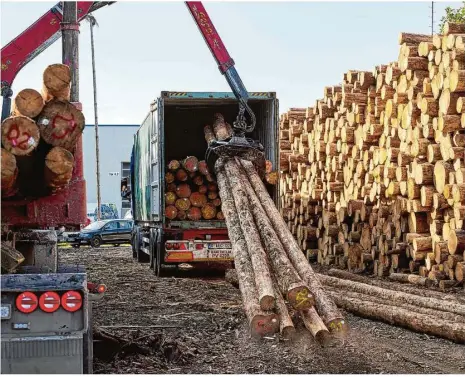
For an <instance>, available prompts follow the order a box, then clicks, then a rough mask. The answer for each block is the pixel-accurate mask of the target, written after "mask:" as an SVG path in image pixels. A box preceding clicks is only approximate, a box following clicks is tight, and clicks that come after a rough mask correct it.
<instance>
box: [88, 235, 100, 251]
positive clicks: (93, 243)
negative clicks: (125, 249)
mask: <svg viewBox="0 0 465 377" xmlns="http://www.w3.org/2000/svg"><path fill="white" fill-rule="evenodd" d="M101 244H102V240H101V239H100V237H93V238H92V239H91V240H90V246H92V247H93V248H95V249H97V248H99V247H100V245H101Z"/></svg>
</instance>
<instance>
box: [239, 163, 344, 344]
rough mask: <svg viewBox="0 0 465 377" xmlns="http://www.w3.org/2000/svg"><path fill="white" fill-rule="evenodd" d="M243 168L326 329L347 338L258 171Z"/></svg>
mask: <svg viewBox="0 0 465 377" xmlns="http://www.w3.org/2000/svg"><path fill="white" fill-rule="evenodd" d="M241 164H242V166H243V167H244V169H245V171H246V173H247V176H248V178H249V181H250V183H251V185H252V187H253V189H254V191H255V193H256V194H257V196H258V198H259V200H260V203H261V205H262V206H263V209H264V210H265V212H266V214H267V215H268V218H269V219H270V221H271V223H272V224H273V227H274V230H275V231H276V234H277V235H278V237H279V239H280V241H281V243H282V245H283V247H284V249H285V250H286V252H287V255H288V257H289V259H290V261H291V262H292V264H293V265H294V267H295V269H296V270H297V272H298V273H299V275H300V277H301V278H302V279H303V280H304V281H305V282H306V283H307V284H308V287H309V288H310V292H311V293H312V294H313V296H314V297H315V306H316V309H317V312H318V314H319V315H320V316H321V317H322V320H323V322H324V323H325V325H326V327H327V328H328V329H329V331H330V332H331V333H333V334H340V335H344V334H346V333H347V331H348V325H347V323H346V321H345V320H344V317H343V316H342V314H341V313H340V311H339V310H338V309H337V307H336V305H335V304H334V302H333V301H332V300H331V299H330V298H329V297H328V295H327V294H326V292H325V291H324V289H323V287H322V285H321V283H320V281H319V279H318V277H317V275H316V274H315V273H314V271H313V269H312V268H311V266H310V265H309V264H308V261H307V258H306V257H305V255H304V254H303V253H302V251H301V250H300V247H299V245H298V244H297V242H296V240H295V239H294V237H293V235H292V233H291V232H290V230H289V229H288V227H287V225H286V223H285V222H284V220H283V218H282V217H281V215H280V213H279V211H278V209H277V208H276V207H275V205H274V202H273V200H272V199H271V197H270V195H269V194H268V192H267V190H266V187H265V186H264V184H263V182H262V181H261V179H260V177H259V176H258V174H257V172H256V171H255V168H254V166H253V164H252V163H251V162H249V161H245V160H241Z"/></svg>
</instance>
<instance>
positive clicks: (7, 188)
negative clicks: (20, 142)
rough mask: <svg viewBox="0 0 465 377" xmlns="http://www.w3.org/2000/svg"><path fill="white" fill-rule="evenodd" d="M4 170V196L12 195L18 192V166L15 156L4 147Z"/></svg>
mask: <svg viewBox="0 0 465 377" xmlns="http://www.w3.org/2000/svg"><path fill="white" fill-rule="evenodd" d="M1 163H2V170H1V176H2V180H1V185H2V188H1V190H2V198H4V197H8V196H12V195H14V194H15V192H16V179H17V178H18V167H17V165H16V158H15V156H14V155H13V154H12V153H10V152H8V151H7V150H6V149H3V148H2V161H1Z"/></svg>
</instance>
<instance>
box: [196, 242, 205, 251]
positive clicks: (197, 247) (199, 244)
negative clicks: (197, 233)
mask: <svg viewBox="0 0 465 377" xmlns="http://www.w3.org/2000/svg"><path fill="white" fill-rule="evenodd" d="M195 248H196V249H197V250H202V249H203V243H197V244H195Z"/></svg>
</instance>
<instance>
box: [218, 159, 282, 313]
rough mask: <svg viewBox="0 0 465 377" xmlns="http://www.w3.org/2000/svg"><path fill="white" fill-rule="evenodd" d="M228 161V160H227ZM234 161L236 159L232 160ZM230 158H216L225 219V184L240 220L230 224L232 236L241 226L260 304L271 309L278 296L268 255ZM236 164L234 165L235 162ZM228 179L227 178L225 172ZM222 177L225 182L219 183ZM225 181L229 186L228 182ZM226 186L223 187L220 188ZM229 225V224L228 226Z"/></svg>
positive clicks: (226, 193)
mask: <svg viewBox="0 0 465 377" xmlns="http://www.w3.org/2000/svg"><path fill="white" fill-rule="evenodd" d="M228 162H229V163H228ZM232 163H233V164H235V162H234V161H232ZM230 166H231V161H226V163H225V161H224V160H223V159H219V160H218V161H217V162H216V167H215V172H216V175H217V178H218V185H219V189H220V195H221V198H222V200H223V206H222V209H223V213H224V214H225V217H226V219H227V218H228V213H229V212H228V213H227V212H226V211H225V210H224V200H225V199H224V198H225V195H226V196H228V195H229V193H228V192H226V191H225V187H230V188H231V191H232V196H233V198H234V204H235V206H236V208H237V209H239V210H237V212H238V216H237V217H236V218H238V219H239V222H238V223H234V224H231V226H232V227H233V228H232V229H234V231H229V234H230V237H232V234H233V232H235V231H236V229H237V227H238V226H240V229H241V230H242V233H241V234H243V235H244V238H245V241H246V244H247V249H246V250H248V252H249V255H250V259H251V261H252V266H253V271H254V276H255V284H256V287H257V291H258V298H259V302H260V307H261V308H262V309H263V310H271V309H272V308H273V307H274V306H275V296H274V291H273V284H272V280H271V273H270V272H271V271H270V268H269V265H268V262H267V256H266V253H265V251H264V250H263V247H262V243H261V240H260V235H259V233H258V231H257V228H256V225H255V222H254V219H253V215H252V213H251V211H250V206H249V203H248V201H247V196H246V193H245V191H244V190H243V189H242V186H241V183H240V177H239V175H235V176H234V175H233V173H232V172H231V169H230ZM233 167H234V165H233ZM225 173H226V174H227V177H228V178H227V181H225V178H226V174H225ZM220 180H222V181H223V182H222V183H221V185H220ZM226 184H227V185H228V186H226ZM221 187H223V189H222V188H221ZM228 229H229V227H228Z"/></svg>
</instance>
